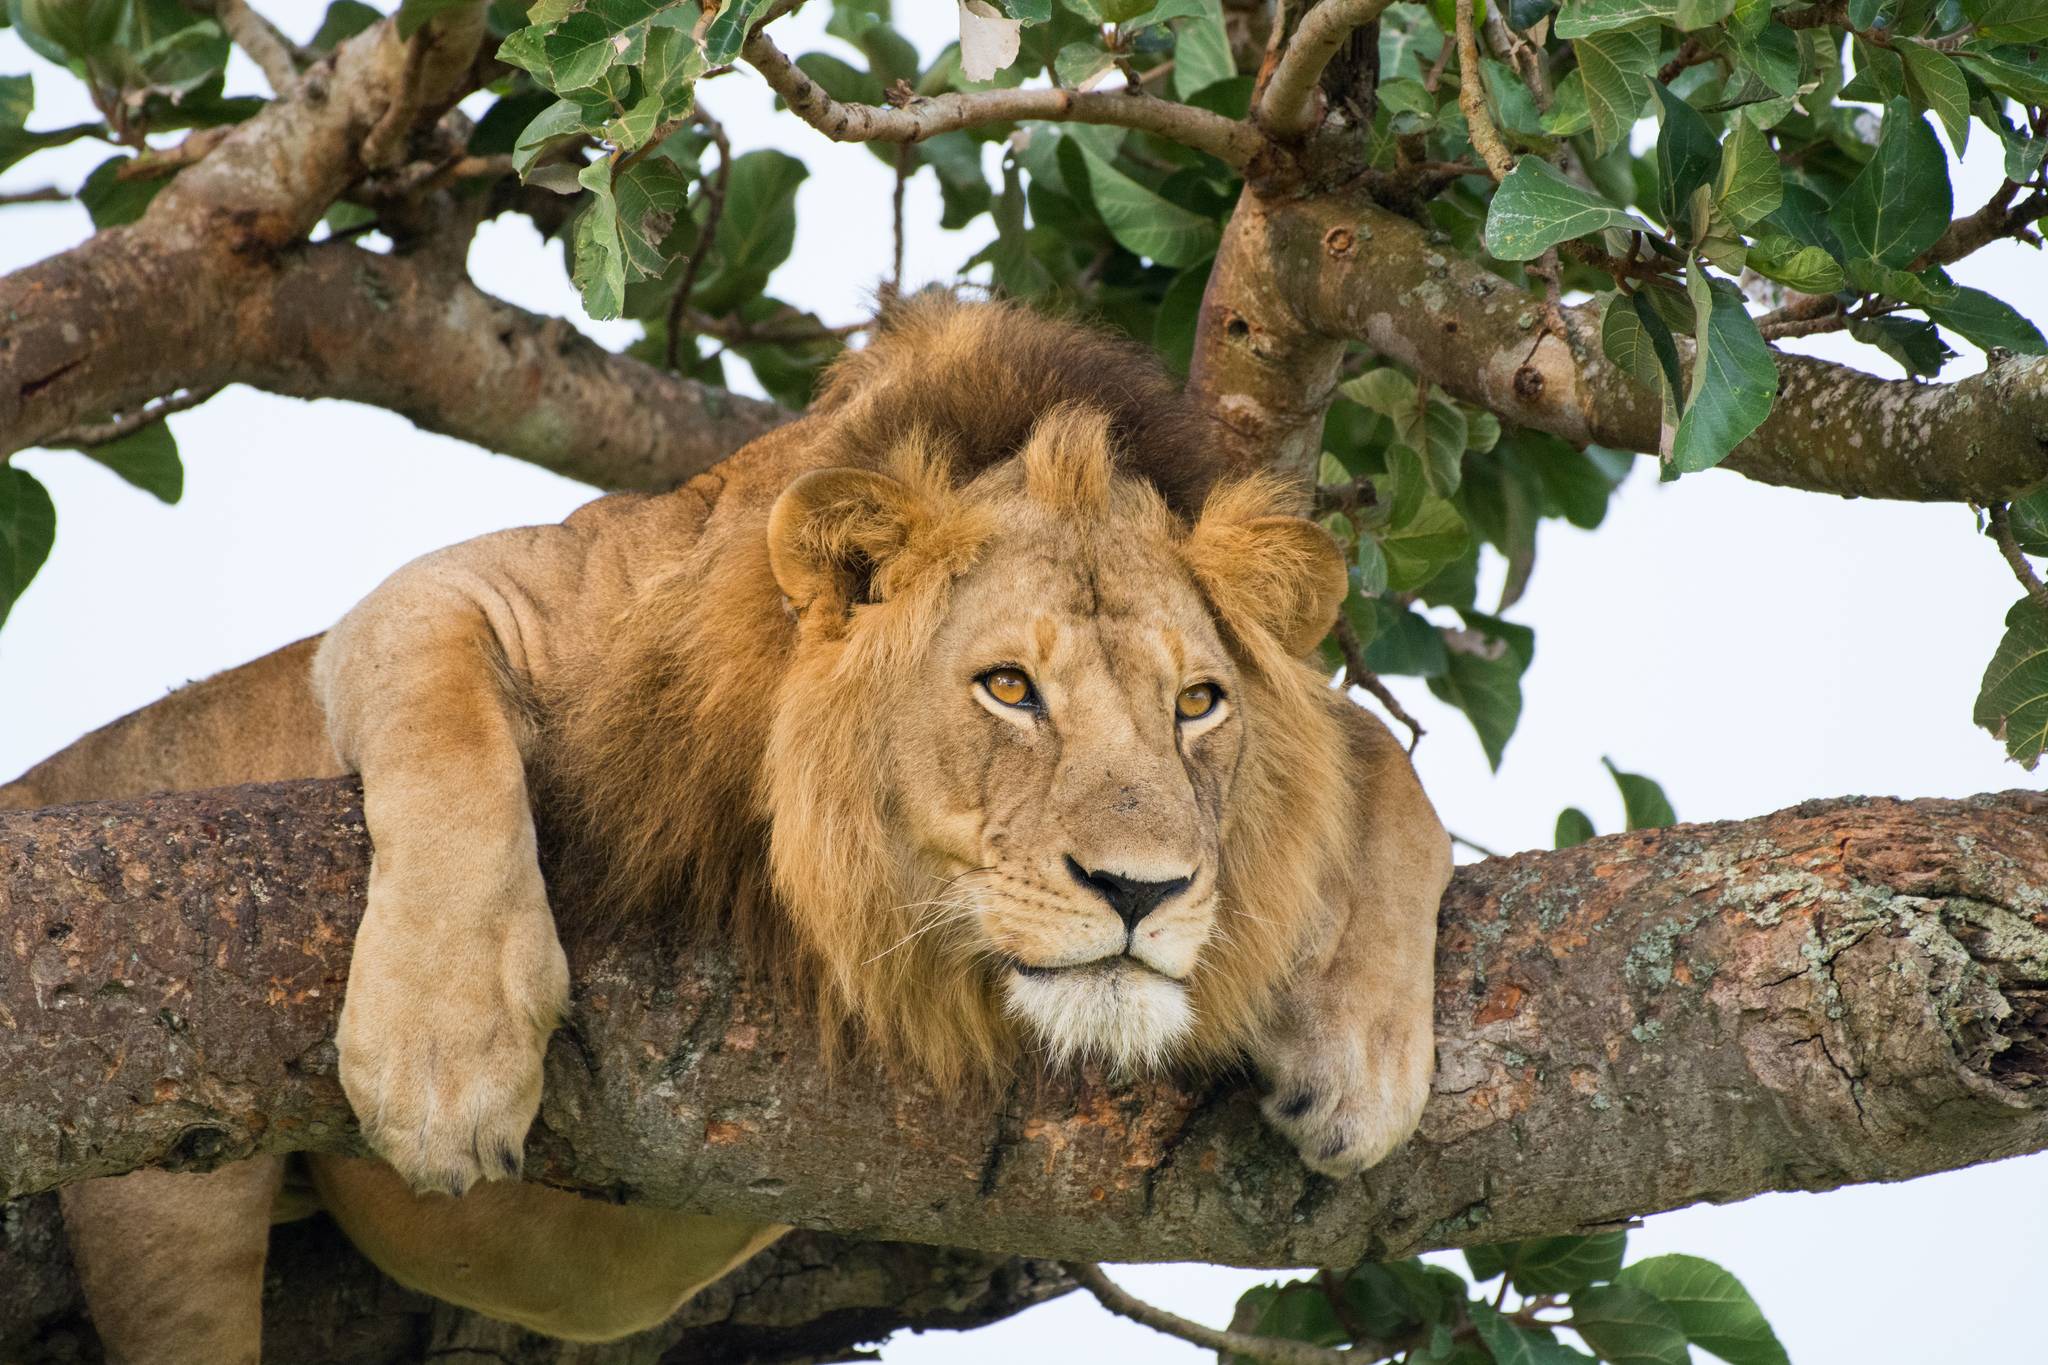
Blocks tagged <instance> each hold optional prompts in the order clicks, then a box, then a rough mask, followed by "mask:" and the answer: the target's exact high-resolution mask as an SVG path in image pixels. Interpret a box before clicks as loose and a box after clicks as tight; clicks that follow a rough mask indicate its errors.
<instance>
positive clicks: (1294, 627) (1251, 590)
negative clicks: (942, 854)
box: [1186, 516, 1350, 658]
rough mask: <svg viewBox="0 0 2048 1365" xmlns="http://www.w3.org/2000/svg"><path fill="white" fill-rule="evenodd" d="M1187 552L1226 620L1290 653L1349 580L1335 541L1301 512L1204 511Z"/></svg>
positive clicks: (1301, 646)
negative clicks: (1246, 514) (1223, 514)
mask: <svg viewBox="0 0 2048 1365" xmlns="http://www.w3.org/2000/svg"><path fill="white" fill-rule="evenodd" d="M1186 553H1187V559H1188V564H1189V566H1190V567H1191V568H1192V569H1193V570H1194V572H1195V577H1196V579H1197V580H1198V581H1199V582H1200V583H1201V585H1202V590H1203V591H1204V592H1206V593H1207V594H1208V595H1209V601H1210V602H1211V604H1213V605H1214V606H1215V608H1216V611H1217V614H1218V615H1220V616H1221V617H1222V618H1223V620H1224V622H1225V623H1226V624H1227V625H1230V626H1231V627H1232V628H1234V629H1238V630H1243V629H1244V628H1245V627H1246V626H1248V625H1255V626H1257V627H1258V628H1260V629H1262V630H1264V631H1265V632H1266V633H1267V634H1269V635H1271V636H1272V637H1273V638H1274V639H1275V640H1277V641H1279V643H1280V645H1281V646H1282V647H1283V648H1284V649H1286V651H1287V652H1288V653H1289V654H1291V655H1293V656H1295V657H1296V658H1299V657H1301V656H1302V655H1305V654H1307V653H1308V652H1309V651H1310V650H1312V649H1314V648H1315V647H1316V643H1317V641H1319V640H1321V639H1322V638H1323V636H1324V635H1326V634H1328V633H1329V630H1330V627H1331V625H1333V624H1334V623H1335V622H1336V620H1337V609H1338V607H1339V606H1341V605H1342V604H1343V602H1344V594H1345V592H1346V591H1348V589H1349V587H1350V582H1349V578H1348V576H1347V574H1346V571H1345V568H1344V555H1343V553H1342V552H1341V551H1340V550H1338V548H1337V542H1336V541H1334V540H1332V539H1330V536H1329V533H1328V532H1326V531H1324V530H1323V528H1322V527H1320V526H1318V525H1316V524H1315V523H1314V522H1312V521H1305V520H1303V519H1302V518H1300V517H1283V516H1260V517H1252V518H1250V519H1249V520H1246V521H1233V520H1229V519H1227V518H1215V517H1204V518H1203V519H1202V520H1201V521H1200V522H1199V523H1198V524H1197V525H1196V526H1195V529H1194V533H1193V534H1192V535H1190V536H1189V537H1188V541H1187V550H1186Z"/></svg>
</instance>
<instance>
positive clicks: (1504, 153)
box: [1458, 0, 1515, 180]
mask: <svg viewBox="0 0 2048 1365" xmlns="http://www.w3.org/2000/svg"><path fill="white" fill-rule="evenodd" d="M1458 108H1459V109H1460V110H1462V111H1464V114H1465V129H1466V132H1467V133H1468V134H1469V135H1470V137H1471V139H1472V148H1473V150H1474V151H1476V152H1478V153H1479V157H1480V159H1481V160H1482V161H1484V162H1485V163H1486V169H1487V170H1488V172H1490V173H1491V174H1492V176H1493V178H1494V179H1495V180H1505V179H1507V177H1508V172H1509V171H1512V170H1513V169H1514V168H1515V158H1514V157H1513V156H1512V155H1511V154H1510V153H1509V152H1508V149H1507V144H1506V143H1504V142H1502V141H1501V139H1500V132H1499V130H1497V129H1496V128H1495V127H1494V126H1493V119H1492V117H1491V116H1490V115H1489V114H1488V113H1487V112H1486V84H1485V77H1484V73H1483V71H1482V70H1481V68H1480V65H1479V37H1478V35H1477V34H1476V33H1474V32H1473V29H1472V0H1458Z"/></svg>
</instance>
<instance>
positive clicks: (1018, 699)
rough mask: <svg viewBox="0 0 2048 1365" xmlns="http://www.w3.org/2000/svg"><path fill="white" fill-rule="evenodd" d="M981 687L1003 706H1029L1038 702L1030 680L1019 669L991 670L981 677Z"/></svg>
mask: <svg viewBox="0 0 2048 1365" xmlns="http://www.w3.org/2000/svg"><path fill="white" fill-rule="evenodd" d="M981 687H982V690H983V691H984V692H987V693H988V694H989V695H990V696H991V697H994V698H995V699H996V700H997V701H999V702H1001V703H1002V704H1003V705H1005V706H1030V705H1031V704H1033V703H1034V702H1036V701H1037V700H1038V693H1037V691H1036V690H1035V689H1034V688H1033V687H1032V686H1031V679H1030V678H1028V677H1026V676H1025V675H1024V670H1023V669H1021V668H992V669H990V670H989V671H988V672H986V673H984V674H982V675H981Z"/></svg>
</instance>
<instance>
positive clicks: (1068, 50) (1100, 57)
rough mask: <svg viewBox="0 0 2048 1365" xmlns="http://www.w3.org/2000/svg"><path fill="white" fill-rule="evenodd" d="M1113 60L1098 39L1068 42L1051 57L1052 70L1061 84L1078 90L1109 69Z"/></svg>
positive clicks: (1113, 62) (1114, 59)
mask: <svg viewBox="0 0 2048 1365" xmlns="http://www.w3.org/2000/svg"><path fill="white" fill-rule="evenodd" d="M1115 61H1116V58H1115V57H1113V56H1111V55H1110V53H1109V49H1107V48H1105V47H1104V46H1103V45H1102V44H1101V42H1100V41H1095V42H1079V43H1068V44H1067V45H1066V46H1065V47H1063V48H1061V49H1060V50H1059V53H1058V55H1057V56H1055V57H1054V58H1053V59H1052V70H1053V74H1054V75H1055V76H1057V77H1059V83H1060V84H1061V85H1064V86H1067V87H1069V88H1071V89H1075V90H1078V89H1080V88H1081V87H1082V86H1084V85H1086V84H1087V83H1088V82H1089V81H1090V80H1092V79H1094V78H1095V77H1096V76H1099V75H1101V74H1102V73H1103V72H1105V71H1107V70H1109V68H1110V67H1111V66H1112V65H1114V64H1115Z"/></svg>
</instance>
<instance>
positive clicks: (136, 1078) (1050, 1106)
mask: <svg viewBox="0 0 2048 1365" xmlns="http://www.w3.org/2000/svg"><path fill="white" fill-rule="evenodd" d="M367 866H368V847H367V841H366V838H365V836H364V833H363V828H362V822H361V814H360V806H359V803H358V800H357V796H356V792H355V788H354V786H353V784H351V783H346V782H330V783H315V784H292V785H288V786H280V787H269V788H262V787H245V788H237V789H233V790H229V791H225V792H215V793H201V794H197V795H182V796H174V797H162V798H153V799H148V800H143V801H136V802H129V803H122V804H112V805H97V806H74V807H68V808H62V809H55V810H47V811H29V812H20V813H14V814H7V815H0V923H5V924H7V925H8V927H9V934H10V938H9V940H8V944H9V947H8V948H7V950H6V951H5V952H0V1193H5V1192H9V1191H12V1192H23V1191H33V1190H40V1189H46V1188H49V1187H50V1186H53V1185H57V1184H61V1183H65V1182H70V1181H75V1180H79V1179H82V1178H85V1177H88V1176H94V1175H104V1174H110V1173H113V1172H117V1171H125V1170H129V1169H133V1168H135V1167H137V1166H143V1165H150V1164H182V1163H200V1164H204V1163H210V1162H213V1161H219V1160H227V1159H232V1158H235V1157H239V1156H243V1155H247V1154H249V1153H252V1152H258V1151H277V1150H284V1149H290V1148H320V1149H325V1150H347V1149H349V1148H350V1147H351V1145H352V1144H353V1143H354V1141H355V1137H354V1130H353V1126H352V1125H351V1124H350V1122H349V1119H348V1110H347V1106H346V1103H345V1101H344V1099H343V1097H342V1095H341V1091H340V1088H339V1086H338V1085H337V1084H336V1082H335V1080H334V1075H333V1056H334V1054H333V1049H332V1047H331V1044H330V1041H329V1040H330V1038H331V1037H332V1032H333V1024H334V1013H335V1008H336V1006H337V1004H338V1003H339V999H340V995H341V990H342V986H343V983H344V981H345V978H346V971H347V961H348V951H349V942H350V938H351V935H352V934H353V932H354V929H355V925H356V921H357V916H358V915H359V913H360V910H361V905H362V896H363V886H364V880H365V876H366V871H367ZM2044 897H2048V796H2043V795H2041V794H2038V793H2024V792H2016V793H2009V794H2006V795H2003V796H1986V797H1977V798H1972V799H1969V800H1964V801H1916V802H1905V803H1901V802H1895V801H1882V800H1879V801H1856V800H1850V801H1835V802H1812V803H1809V804H1807V805H1804V806H1800V807H1797V808H1795V809H1792V810H1789V811H1785V812H1782V813H1780V814H1778V815H1774V816H1767V817H1763V818H1760V819H1755V820H1748V821H1743V822H1739V823H1733V824H1723V825H1703V826H1682V827H1678V828H1674V829H1671V830H1664V831H1655V832H1647V833H1639V834H1630V835H1622V836H1615V837H1612V838H1606V839H1600V840H1596V841H1594V842H1592V843H1588V844H1584V845H1581V846H1580V847H1577V848H1573V849H1568V850H1564V851H1561V852H1556V853H1537V854H1523V855H1520V856H1517V857H1514V858H1509V859H1499V860H1495V861H1492V862H1488V863H1483V864H1479V865H1477V866H1473V867H1468V868H1464V869H1461V871H1460V872H1459V875H1458V877H1457V880H1456V881H1455V882H1454V884H1453V886H1452V889H1451V891H1450V893H1449V895H1448V896H1447V898H1446V900H1445V903H1444V909H1443V920H1442V934H1441V939H1440V951H1439V957H1438V962H1437V993H1436V1002H1437V1027H1438V1035H1439V1048H1438V1056H1439V1071H1438V1076H1437V1080H1436V1093H1435V1096H1434V1098H1433V1099H1432V1101H1431V1103H1430V1105H1429V1107H1428V1110H1427V1112H1426V1113H1425V1115H1424V1117H1423V1121H1422V1128H1421V1132H1420V1135H1419V1136H1418V1137H1417V1138H1416V1139H1415V1140H1414V1141H1413V1142H1412V1143H1410V1144H1409V1145H1408V1146H1407V1147H1405V1148H1404V1149H1402V1150H1401V1151H1400V1152H1398V1153H1397V1154H1396V1155H1395V1156H1394V1157H1393V1158H1392V1159H1391V1160H1390V1161H1389V1162H1388V1163H1387V1164H1385V1165H1384V1166H1382V1167H1380V1168H1378V1169H1377V1170H1375V1171H1373V1172H1372V1173H1370V1174H1369V1175H1367V1176H1366V1177H1364V1178H1362V1179H1359V1180H1355V1181H1347V1182H1343V1183H1331V1182H1329V1181H1327V1180H1323V1179H1321V1178H1318V1177H1315V1176H1312V1175H1311V1174H1310V1173H1309V1172H1308V1171H1307V1169H1306V1168H1305V1167H1303V1166H1302V1164H1301V1163H1300V1161H1299V1160H1298V1159H1297V1158H1296V1157H1295V1155H1294V1153H1293V1152H1292V1151H1291V1150H1289V1148H1288V1147H1287V1145H1286V1143H1285V1142H1284V1140H1283V1139H1281V1138H1279V1137H1278V1136H1276V1135H1274V1134H1272V1133H1270V1132H1269V1131H1268V1130H1267V1129H1266V1128H1265V1126H1264V1125H1263V1124H1262V1122H1261V1121H1260V1118H1259V1115H1258V1112H1257V1108H1256V1104H1255V1102H1254V1099H1253V1096H1252V1093H1251V1091H1250V1088H1249V1086H1247V1085H1245V1084H1242V1083H1223V1084H1218V1085H1212V1086H1208V1087H1205V1088H1201V1089H1193V1090H1190V1089H1183V1088H1181V1087H1179V1086H1176V1085H1174V1084H1172V1083H1170V1082H1167V1081H1161V1080H1153V1081H1146V1082H1143V1083H1137V1084H1122V1085H1112V1084H1109V1083H1106V1082H1105V1081H1103V1080H1102V1079H1101V1078H1099V1077H1074V1076H1069V1075H1048V1076H1040V1075H1037V1074H1030V1075H1027V1076H1026V1077H1024V1078H1022V1079H1021V1080H1020V1081H1019V1082H1018V1083H1017V1084H1016V1085H1014V1086H1012V1087H1011V1088H1010V1089H1009V1090H1008V1091H1007V1092H1006V1093H1005V1094H1003V1095H1001V1096H999V1097H994V1098H987V1099H981V1098H975V1097H973V1096H969V1095H962V1094H959V1093H955V1092H953V1091H951V1090H941V1089H938V1088H935V1087H933V1086H931V1085H928V1084H926V1083H924V1082H922V1081H920V1080H918V1079H916V1078H914V1077H896V1078H891V1077H887V1076H884V1075H881V1074H878V1073H877V1072H875V1071H874V1070H873V1069H872V1068H870V1067H869V1066H867V1065H866V1064H864V1063H861V1062H859V1061H851V1062H847V1063H845V1064H843V1065H841V1066H840V1067H839V1069H838V1070H837V1072H836V1073H834V1074H830V1075H828V1072H827V1070H826V1068H825V1067H824V1066H823V1064H822V1063H821V1062H820V1060H819V1054H818V1048H817V1042H816V1038H815V1036H814V1033H813V1031H812V1028H811V1026H810V1025H808V1024H807V1023H806V1022H805V1021H803V1020H801V1019H799V1018H794V1017H792V1016H791V1014H790V1013H789V1012H788V1011H787V1010H785V1009H783V1008H780V1007H778V1005H777V1004H776V1003H775V1001H774V1000H773V999H771V998H770V997H769V996H768V995H766V994H764V993H763V992H762V991H761V990H760V989H758V988H756V987H754V986H753V985H750V984H748V983H745V982H743V981H741V980H739V979H738V978H737V977H736V976H735V974H734V972H733V970H732V968H731V966H730V964H729V963H726V962H724V961H723V960H721V959H719V958H718V957H716V956H715V955H704V956H696V957H684V958H677V957H675V956H672V955H670V954H669V953H665V952H661V951H657V950H655V949H653V948H648V947H643V948H638V949H625V948H616V949H613V950H611V951H609V952H607V953H605V954H603V955H601V956H597V957H594V958H585V959H584V960H580V961H578V962H577V963H576V964H575V975H576V980H577V982H578V987H577V991H576V999H575V1006H574V1009H573V1013H572V1020H571V1023H570V1025H569V1027H567V1028H566V1029H564V1030H563V1031H562V1032H561V1033H559V1034H557V1035H556V1037H555V1039H554V1042H553V1045H552V1047H551V1049H550V1053H549V1070H548V1077H547V1090H546V1094H545V1098H544V1099H543V1102H542V1107H541V1115H540V1120H539V1123H538V1125H537V1127H536V1129H535V1132H534V1135H533V1138H532V1141H531V1143H530V1146H529V1153H528V1161H527V1169H528V1170H529V1171H531V1172H535V1173H537V1174H538V1175H539V1176H541V1177H542V1178H544V1179H547V1180H549V1181H552V1182H556V1183H559V1184H562V1185H565V1186H570V1187H575V1188H582V1189H591V1190H603V1191H606V1192H608V1193H611V1194H613V1195H618V1194H625V1195H627V1196H628V1197H630V1198H633V1199H636V1200H641V1201H645V1202H650V1203H656V1204H662V1205H666V1206H670V1207H678V1208H692V1209H701V1210H706V1211H721V1212H726V1213H731V1214H737V1215H742V1216H754V1217H760V1218H763V1219H772V1220H785V1221H793V1222H797V1223H801V1224H804V1225H807V1226H811V1227H820V1228H827V1229H834V1230H839V1231H842V1232H844V1231H854V1232H858V1233H859V1234H860V1235H862V1236H865V1237H887V1238H892V1239H900V1240H908V1241H918V1242H926V1243H941V1244H951V1245H965V1246H973V1247H979V1248H984V1249H991V1250H1000V1251H1005V1252H1009V1253H1025V1254H1045V1255H1057V1256H1062V1257H1067V1258H1070V1259H1090V1260H1094V1259H1114V1260H1135V1259H1172V1260H1182V1259H1187V1258H1190V1257H1194V1258H1199V1259H1204V1260H1210V1261H1219V1262H1230V1263H1238V1264H1255V1265H1330V1264H1349V1263H1351V1262H1353V1261H1356V1260H1359V1259H1362V1258H1374V1259H1382V1258H1386V1257H1391V1256H1401V1255H1406V1254H1408V1253H1410V1252H1414V1251H1417V1250H1420V1249H1423V1248H1426V1247H1442V1246H1456V1245H1462V1244H1468V1243H1473V1242H1481V1241H1487V1240H1493V1239H1501V1238H1512V1237H1520V1236H1529V1235H1533V1234H1537V1233H1556V1232H1565V1231H1570V1230H1572V1229H1574V1228H1582V1227H1590V1226H1595V1225H1601V1224H1608V1223H1611V1222H1613V1221H1615V1220H1617V1219H1622V1218H1626V1217H1629V1216H1632V1215H1638V1214H1644V1213H1649V1212H1652V1211H1655V1210H1659V1209H1665V1208H1671V1207H1675V1206H1677V1205H1681V1204H1686V1203H1690V1202H1693V1201H1695V1200H1700V1199H1713V1200H1729V1199H1737V1198H1741V1197H1743V1196H1745V1195H1749V1194H1753V1193H1756V1192H1758V1191H1761V1190H1769V1189H1826V1188H1830V1187H1832V1186H1835V1185H1840V1184H1843V1183H1847V1182H1852V1181H1863V1180H1880V1179H1883V1180H1889V1179H1898V1178H1902V1177H1905V1176H1909V1175H1914V1174H1919V1173H1922V1172H1927V1171H1933V1170H1940V1169H1945V1168H1948V1167H1953V1166H1958V1165H1963V1164H1967V1163H1971V1162H1977V1161H1983V1160H1987V1159H1990V1158H1993V1157H2000V1156H2007V1155H2011V1154H2014V1153H2017V1152H2022V1151H2031V1150H2037V1149H2040V1148H2043V1147H2048V1084H2044V1082H2048V997H2044V995H2043V993H2042V992H2041V991H2040V990H2039V983H2040V982H2041V981H2042V980H2044V979H2048V931H2044V928H2043V926H2042V923H2041V920H2042V911H2041V906H2042V905H2043V904H2044V903H2048V900H2044ZM558 909H559V911H560V913H561V915H562V916H563V918H564V919H565V920H570V921H573V920H574V919H575V918H576V917H577V916H578V914H579V907H578V906H577V905H576V904H575V903H574V902H573V899H569V900H564V901H563V903H562V904H560V905H559V906H558Z"/></svg>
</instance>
